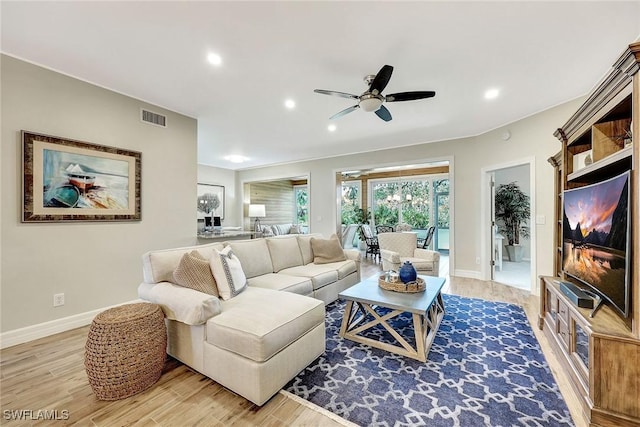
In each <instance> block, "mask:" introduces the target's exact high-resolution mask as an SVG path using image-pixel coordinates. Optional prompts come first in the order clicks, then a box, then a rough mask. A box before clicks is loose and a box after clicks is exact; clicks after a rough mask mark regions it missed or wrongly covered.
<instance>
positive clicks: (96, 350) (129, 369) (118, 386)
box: [84, 303, 167, 400]
mask: <svg viewBox="0 0 640 427" xmlns="http://www.w3.org/2000/svg"><path fill="white" fill-rule="evenodd" d="M166 349H167V330H166V326H165V323H164V313H163V312H162V309H161V308H160V306H159V305H157V304H150V303H137V304H125V305H121V306H118V307H114V308H110V309H108V310H106V311H103V312H102V313H100V314H98V315H97V316H96V317H95V318H94V319H93V322H92V323H91V328H90V329H89V336H88V337H87V344H86V346H85V359H84V366H85V368H86V371H87V377H88V378H89V384H90V385H91V388H92V389H93V392H94V394H95V395H96V397H97V398H98V399H100V400H118V399H124V398H126V397H129V396H133V395H134V394H137V393H140V392H142V391H144V390H146V389H147V388H149V387H151V386H152V385H153V384H154V383H155V382H156V381H158V379H159V378H160V375H161V374H162V369H163V367H164V362H165V358H166Z"/></svg>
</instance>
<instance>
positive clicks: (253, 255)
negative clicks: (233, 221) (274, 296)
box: [227, 239, 273, 279]
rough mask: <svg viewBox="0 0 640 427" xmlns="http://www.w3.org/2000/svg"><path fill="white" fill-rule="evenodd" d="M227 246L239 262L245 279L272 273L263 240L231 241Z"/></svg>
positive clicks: (269, 257) (267, 249) (265, 244)
mask: <svg viewBox="0 0 640 427" xmlns="http://www.w3.org/2000/svg"><path fill="white" fill-rule="evenodd" d="M227 245H228V246H230V247H231V249H232V250H233V253H234V254H236V256H237V257H238V259H239V260H240V264H242V269H243V270H244V274H245V275H246V276H247V279H250V278H252V277H256V276H260V275H263V274H268V273H273V264H272V263H271V255H270V254H269V247H268V246H267V241H266V240H265V239H252V240H231V241H229V242H227Z"/></svg>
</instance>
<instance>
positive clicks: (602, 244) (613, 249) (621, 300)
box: [562, 172, 631, 317]
mask: <svg viewBox="0 0 640 427" xmlns="http://www.w3.org/2000/svg"><path fill="white" fill-rule="evenodd" d="M629 177H630V174H629V172H625V173H623V174H622V175H618V176H616V177H613V178H610V179H608V180H606V181H601V182H598V183H595V184H591V185H587V186H584V187H580V188H575V189H571V190H565V191H564V193H563V222H562V237H563V245H562V271H563V272H564V274H565V275H568V276H570V277H573V278H574V279H576V280H578V281H579V282H580V283H582V284H584V285H586V286H588V287H589V288H591V289H592V290H593V291H595V293H597V294H598V295H599V296H600V297H601V298H603V299H604V300H606V301H608V302H609V303H610V304H611V305H612V306H613V307H614V308H615V309H616V310H617V311H618V312H620V314H621V315H622V316H624V317H628V316H629V311H630V297H631V295H630V285H629V282H630V277H631V271H630V270H631V267H630V262H631V259H630V258H631V253H630V249H631V246H630V240H631V234H630V223H629V209H630V204H629V203H630V202H629V200H630V189H629Z"/></svg>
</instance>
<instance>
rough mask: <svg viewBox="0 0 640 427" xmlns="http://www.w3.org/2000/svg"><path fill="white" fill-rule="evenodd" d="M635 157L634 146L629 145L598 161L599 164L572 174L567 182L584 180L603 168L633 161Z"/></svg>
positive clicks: (568, 176) (595, 163)
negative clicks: (625, 161) (632, 157)
mask: <svg viewBox="0 0 640 427" xmlns="http://www.w3.org/2000/svg"><path fill="white" fill-rule="evenodd" d="M632 155H633V144H630V145H628V146H627V147H625V148H623V149H622V150H620V151H617V152H615V153H613V154H611V155H610V156H607V157H605V158H604V159H602V160H598V161H597V162H593V163H591V164H590V165H589V166H586V167H584V168H582V169H580V170H579V171H577V172H573V173H570V174H569V175H567V181H575V180H577V179H579V178H584V177H586V176H588V175H591V174H593V173H597V172H601V171H602V169H603V168H606V167H607V166H611V165H614V164H616V163H618V162H621V161H624V160H627V159H629V160H630V159H631V156H632Z"/></svg>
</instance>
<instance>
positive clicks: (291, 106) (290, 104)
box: [284, 99, 296, 110]
mask: <svg viewBox="0 0 640 427" xmlns="http://www.w3.org/2000/svg"><path fill="white" fill-rule="evenodd" d="M284 106H285V107H287V108H288V109H289V110H293V109H294V108H296V102H295V101H294V100H293V99H287V100H286V101H284Z"/></svg>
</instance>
